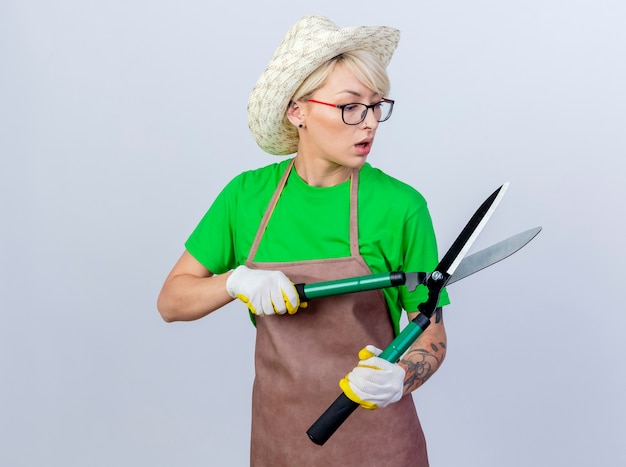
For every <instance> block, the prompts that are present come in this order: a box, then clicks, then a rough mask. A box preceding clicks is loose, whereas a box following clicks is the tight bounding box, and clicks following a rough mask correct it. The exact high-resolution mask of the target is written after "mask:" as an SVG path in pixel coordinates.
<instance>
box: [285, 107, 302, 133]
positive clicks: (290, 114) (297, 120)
mask: <svg viewBox="0 0 626 467" xmlns="http://www.w3.org/2000/svg"><path fill="white" fill-rule="evenodd" d="M287 118H288V119H289V121H290V122H291V123H292V124H293V125H294V126H296V127H300V125H303V124H304V114H303V113H302V109H301V108H300V104H298V103H297V102H295V101H291V102H290V103H289V106H288V107H287Z"/></svg>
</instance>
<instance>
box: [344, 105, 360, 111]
mask: <svg viewBox="0 0 626 467" xmlns="http://www.w3.org/2000/svg"><path fill="white" fill-rule="evenodd" d="M360 106H361V104H346V105H344V106H343V109H344V110H345V111H346V112H354V111H356V110H358V109H359V107H360Z"/></svg>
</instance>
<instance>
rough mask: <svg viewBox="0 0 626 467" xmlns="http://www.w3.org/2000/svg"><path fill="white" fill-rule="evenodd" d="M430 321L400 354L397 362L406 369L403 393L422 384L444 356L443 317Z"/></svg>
mask: <svg viewBox="0 0 626 467" xmlns="http://www.w3.org/2000/svg"><path fill="white" fill-rule="evenodd" d="M431 321H432V323H431V324H430V326H428V327H427V328H426V330H425V331H424V332H423V333H422V335H421V336H419V338H418V339H417V340H416V341H415V343H414V344H413V345H412V346H411V347H410V348H409V350H408V351H407V352H406V353H405V354H404V355H403V356H402V358H401V359H400V361H399V362H398V364H399V365H400V366H402V367H403V368H404V369H405V371H406V376H405V378H404V394H409V393H411V392H413V391H415V390H416V389H417V388H419V387H420V386H422V384H424V383H425V382H426V381H427V380H428V379H429V378H430V377H431V376H432V375H433V374H434V373H435V372H436V371H437V370H438V369H439V367H440V366H441V364H442V363H443V360H444V359H445V357H446V347H447V339H446V330H445V327H444V325H443V319H442V320H441V321H440V322H439V323H436V322H435V318H434V317H433V319H432V320H431Z"/></svg>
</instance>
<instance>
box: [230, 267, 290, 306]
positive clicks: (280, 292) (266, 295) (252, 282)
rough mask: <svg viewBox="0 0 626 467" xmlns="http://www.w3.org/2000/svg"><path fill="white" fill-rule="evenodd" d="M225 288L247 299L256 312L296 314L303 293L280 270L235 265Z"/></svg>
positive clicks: (243, 300)
mask: <svg viewBox="0 0 626 467" xmlns="http://www.w3.org/2000/svg"><path fill="white" fill-rule="evenodd" d="M226 290H227V291H228V294H229V295H230V296H231V297H233V298H238V299H239V300H241V301H242V302H244V303H245V304H246V305H247V306H248V308H249V309H250V311H251V312H252V313H254V314H255V315H273V314H279V315H283V314H285V313H289V314H291V315H292V314H294V313H295V312H296V311H298V307H299V306H300V297H299V296H298V292H297V291H296V288H295V286H294V285H293V283H292V282H291V281H290V280H289V279H288V278H287V276H285V274H283V273H282V272H280V271H266V270H262V269H250V268H247V267H246V266H243V265H242V266H239V267H238V268H236V269H235V270H234V271H233V272H232V273H231V275H230V277H229V278H228V279H227V280H226Z"/></svg>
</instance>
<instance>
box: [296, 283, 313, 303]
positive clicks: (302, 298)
mask: <svg viewBox="0 0 626 467" xmlns="http://www.w3.org/2000/svg"><path fill="white" fill-rule="evenodd" d="M294 285H295V287H296V292H298V296H299V297H300V302H306V301H308V300H309V299H308V297H307V296H306V293H304V285H305V284H294Z"/></svg>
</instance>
